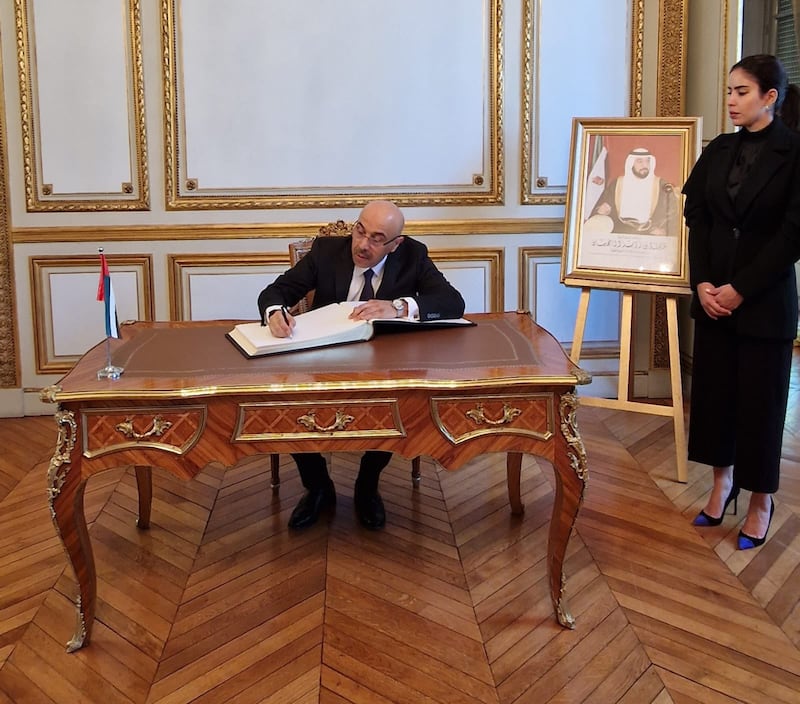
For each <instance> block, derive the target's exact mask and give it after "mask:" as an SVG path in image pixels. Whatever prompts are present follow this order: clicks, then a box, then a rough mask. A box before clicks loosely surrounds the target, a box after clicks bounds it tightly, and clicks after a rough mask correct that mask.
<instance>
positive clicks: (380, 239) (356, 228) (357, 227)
mask: <svg viewBox="0 0 800 704" xmlns="http://www.w3.org/2000/svg"><path fill="white" fill-rule="evenodd" d="M353 234H354V235H355V236H356V237H358V239H360V240H367V242H368V243H369V245H370V247H376V248H377V247H385V246H386V245H387V244H391V243H392V242H394V241H395V240H396V239H397V238H398V237H402V235H395V236H394V237H392V238H391V239H388V240H387V239H386V237H385V236H384V235H368V234H367V230H366V229H365V228H364V226H363V225H362V224H361V221H360V220H356V222H355V224H354V225H353Z"/></svg>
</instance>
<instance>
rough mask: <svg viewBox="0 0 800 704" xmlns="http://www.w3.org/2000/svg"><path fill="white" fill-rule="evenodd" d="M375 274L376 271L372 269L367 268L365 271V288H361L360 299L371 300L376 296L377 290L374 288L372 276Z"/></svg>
mask: <svg viewBox="0 0 800 704" xmlns="http://www.w3.org/2000/svg"><path fill="white" fill-rule="evenodd" d="M374 275H375V272H374V271H372V269H367V270H366V271H365V272H364V288H363V289H361V296H360V298H359V299H358V300H359V301H369V300H370V299H371V298H375V292H374V291H373V290H372V277H373V276H374Z"/></svg>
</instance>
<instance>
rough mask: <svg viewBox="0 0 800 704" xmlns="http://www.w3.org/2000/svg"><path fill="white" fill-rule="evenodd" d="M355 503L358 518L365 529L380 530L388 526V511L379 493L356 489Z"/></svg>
mask: <svg viewBox="0 0 800 704" xmlns="http://www.w3.org/2000/svg"><path fill="white" fill-rule="evenodd" d="M353 503H354V504H355V507H356V516H358V520H359V521H360V522H361V525H362V526H364V527H365V528H369V529H370V530H378V529H379V528H383V526H384V525H385V524H386V509H385V508H384V507H383V499H382V498H381V495H380V494H379V493H378V492H377V491H359V490H358V488H356V490H355V493H354V494H353Z"/></svg>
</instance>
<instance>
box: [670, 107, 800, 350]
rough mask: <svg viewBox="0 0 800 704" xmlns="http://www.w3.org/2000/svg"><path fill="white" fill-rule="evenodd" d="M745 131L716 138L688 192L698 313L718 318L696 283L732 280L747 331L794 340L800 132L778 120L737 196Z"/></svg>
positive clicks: (735, 318) (739, 328) (729, 321)
mask: <svg viewBox="0 0 800 704" xmlns="http://www.w3.org/2000/svg"><path fill="white" fill-rule="evenodd" d="M740 139H741V134H740V133H739V132H737V133H733V134H722V135H719V136H718V137H717V138H716V139H714V140H713V141H712V142H711V143H710V144H709V145H708V146H707V147H706V148H705V149H704V150H703V153H702V154H701V156H700V158H699V159H698V160H697V163H696V164H695V166H694V168H693V169H692V172H691V174H690V175H689V178H688V180H687V181H686V184H685V185H684V187H683V193H684V194H686V205H685V207H684V215H685V216H686V224H687V226H688V227H689V276H690V282H691V287H692V289H693V291H694V292H695V295H694V297H693V299H692V305H691V314H692V317H693V318H695V319H696V320H697V321H698V322H700V321H703V322H708V323H711V322H713V321H712V320H711V318H709V317H708V316H707V315H706V313H705V311H704V310H703V308H702V306H701V305H700V302H699V300H698V298H697V285H698V284H699V283H701V282H703V281H708V282H710V283H712V284H713V285H715V286H721V285H722V284H726V283H729V284H731V285H732V286H733V288H735V289H736V290H737V291H738V292H739V293H740V294H741V295H742V297H743V299H744V300H743V302H742V304H741V305H740V306H739V308H737V309H736V310H735V311H734V313H733V314H732V315H731V316H730V317H729V318H722V319H720V320H718V321H716V324H720V325H729V326H732V327H733V329H734V330H735V331H736V332H737V333H740V334H743V335H752V336H755V337H766V338H782V339H787V338H793V337H795V336H796V334H797V285H796V283H795V272H794V263H795V262H796V261H797V260H798V258H800V134H798V133H797V132H794V131H793V130H790V129H789V128H788V127H786V126H785V125H784V124H783V123H782V122H781V121H780V119H778V118H776V119H775V121H774V123H773V125H772V127H771V129H770V132H769V135H768V136H767V138H766V143H765V144H764V146H763V147H762V151H761V154H760V155H759V157H758V159H757V160H756V163H755V164H754V165H753V167H752V169H751V171H750V173H749V174H748V175H747V178H746V179H745V180H744V181H743V182H742V184H741V186H740V188H739V192H738V193H737V196H736V198H735V200H731V198H730V196H729V195H728V191H727V180H728V174H729V172H730V170H731V167H732V165H733V160H734V159H735V157H736V154H737V151H738V147H739V140H740Z"/></svg>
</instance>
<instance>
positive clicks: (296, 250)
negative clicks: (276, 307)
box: [289, 220, 353, 315]
mask: <svg viewBox="0 0 800 704" xmlns="http://www.w3.org/2000/svg"><path fill="white" fill-rule="evenodd" d="M352 230H353V225H352V223H347V222H345V221H344V220H337V221H336V222H329V223H328V224H327V225H322V226H321V227H320V228H319V230H318V231H317V234H316V236H315V237H308V238H306V239H304V240H298V241H297V242H290V243H289V263H290V264H291V265H292V266H294V265H295V264H297V262H299V261H300V260H301V259H302V258H303V257H304V256H306V254H308V253H309V252H310V251H311V245H312V244H314V240H315V239H316V238H317V237H346V236H347V235H349V234H350V233H351V232H352ZM313 302H314V292H313V291H309V292H308V293H307V294H306V295H305V296H304V297H303V298H301V299H300V301H299V302H298V303H297V305H296V306H295V307H294V308H293V309H292V313H293V314H294V315H297V314H299V313H305V312H306V311H308V310H309V309H310V308H311V304H312V303H313Z"/></svg>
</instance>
